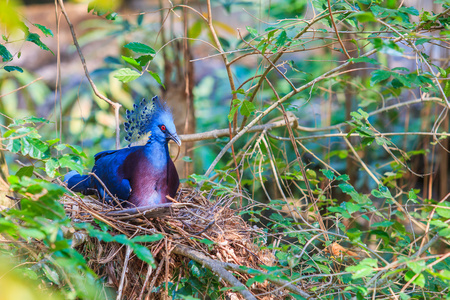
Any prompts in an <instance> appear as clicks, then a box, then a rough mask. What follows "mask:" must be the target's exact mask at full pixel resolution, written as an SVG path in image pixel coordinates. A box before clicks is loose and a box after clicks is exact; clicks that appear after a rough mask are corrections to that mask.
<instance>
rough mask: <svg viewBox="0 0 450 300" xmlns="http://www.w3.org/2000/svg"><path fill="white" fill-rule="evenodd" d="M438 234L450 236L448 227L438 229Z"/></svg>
mask: <svg viewBox="0 0 450 300" xmlns="http://www.w3.org/2000/svg"><path fill="white" fill-rule="evenodd" d="M438 233H439V235H440V236H444V237H449V236H450V227H448V228H444V229H441V230H439V232H438Z"/></svg>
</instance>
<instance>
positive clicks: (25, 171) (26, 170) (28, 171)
mask: <svg viewBox="0 0 450 300" xmlns="http://www.w3.org/2000/svg"><path fill="white" fill-rule="evenodd" d="M33 171H34V167H33V166H26V167H22V168H20V169H19V170H18V171H17V172H16V176H17V177H22V176H27V177H31V176H33Z"/></svg>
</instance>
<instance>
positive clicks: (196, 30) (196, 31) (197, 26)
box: [188, 21, 203, 39]
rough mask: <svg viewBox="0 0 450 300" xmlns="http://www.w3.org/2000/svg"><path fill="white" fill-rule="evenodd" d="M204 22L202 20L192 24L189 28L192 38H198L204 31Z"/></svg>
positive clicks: (189, 34)
mask: <svg viewBox="0 0 450 300" xmlns="http://www.w3.org/2000/svg"><path fill="white" fill-rule="evenodd" d="M202 28H203V23H202V22H200V21H196V22H194V24H192V26H191V27H190V28H189V33H188V36H189V38H191V39H196V38H198V37H199V36H200V34H201V33H202Z"/></svg>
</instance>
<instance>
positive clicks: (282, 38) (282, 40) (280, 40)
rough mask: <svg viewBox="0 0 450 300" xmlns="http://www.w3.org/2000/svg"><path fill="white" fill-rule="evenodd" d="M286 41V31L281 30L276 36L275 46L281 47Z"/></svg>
mask: <svg viewBox="0 0 450 300" xmlns="http://www.w3.org/2000/svg"><path fill="white" fill-rule="evenodd" d="M286 41H287V33H286V31H285V30H282V31H281V33H280V35H279V36H278V38H277V42H276V45H277V47H283V46H284V44H285V43H286Z"/></svg>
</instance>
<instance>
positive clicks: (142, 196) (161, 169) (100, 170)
mask: <svg viewBox="0 0 450 300" xmlns="http://www.w3.org/2000/svg"><path fill="white" fill-rule="evenodd" d="M133 108H134V109H133V110H132V111H128V110H127V115H126V118H127V122H125V124H124V126H125V131H126V132H127V135H126V137H125V139H126V140H127V141H129V142H130V145H129V146H128V147H127V148H124V149H120V150H110V151H103V152H100V153H97V154H96V155H95V156H94V158H95V165H94V167H93V169H92V173H94V174H95V175H96V176H97V177H98V178H99V179H100V181H101V182H100V181H99V180H97V179H96V178H95V176H92V175H79V174H78V173H77V172H76V171H71V172H69V173H67V174H66V176H65V180H64V181H65V182H66V183H67V186H68V188H69V189H71V190H72V191H74V192H81V193H83V194H85V195H93V194H96V193H97V194H98V196H99V197H101V198H103V199H105V200H106V201H111V200H112V198H111V196H110V195H109V194H108V193H107V192H106V190H105V188H104V186H105V187H106V188H107V189H108V191H109V192H110V193H111V194H112V195H114V196H115V197H117V198H119V199H120V200H122V201H127V202H128V203H129V205H132V206H136V207H142V206H149V205H155V204H161V203H166V202H168V201H167V199H166V195H169V196H170V197H174V196H175V194H176V192H177V190H178V186H179V184H180V181H179V178H178V173H177V170H176V169H175V165H174V163H173V161H172V159H171V158H170V156H169V148H168V142H169V140H173V141H174V142H175V143H177V144H178V146H180V145H181V141H180V138H179V137H178V135H177V132H176V128H175V125H174V123H173V117H172V113H171V111H170V109H169V108H168V107H167V106H166V104H165V103H164V102H162V101H161V100H160V99H159V98H158V97H157V96H155V97H153V99H152V100H150V101H147V100H146V99H142V101H141V102H140V103H138V104H134V106H133ZM149 133H150V135H149ZM147 138H148V140H147V143H146V144H145V145H143V146H132V144H133V143H136V142H138V141H140V140H143V139H147ZM102 183H103V185H104V186H103V185H102Z"/></svg>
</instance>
